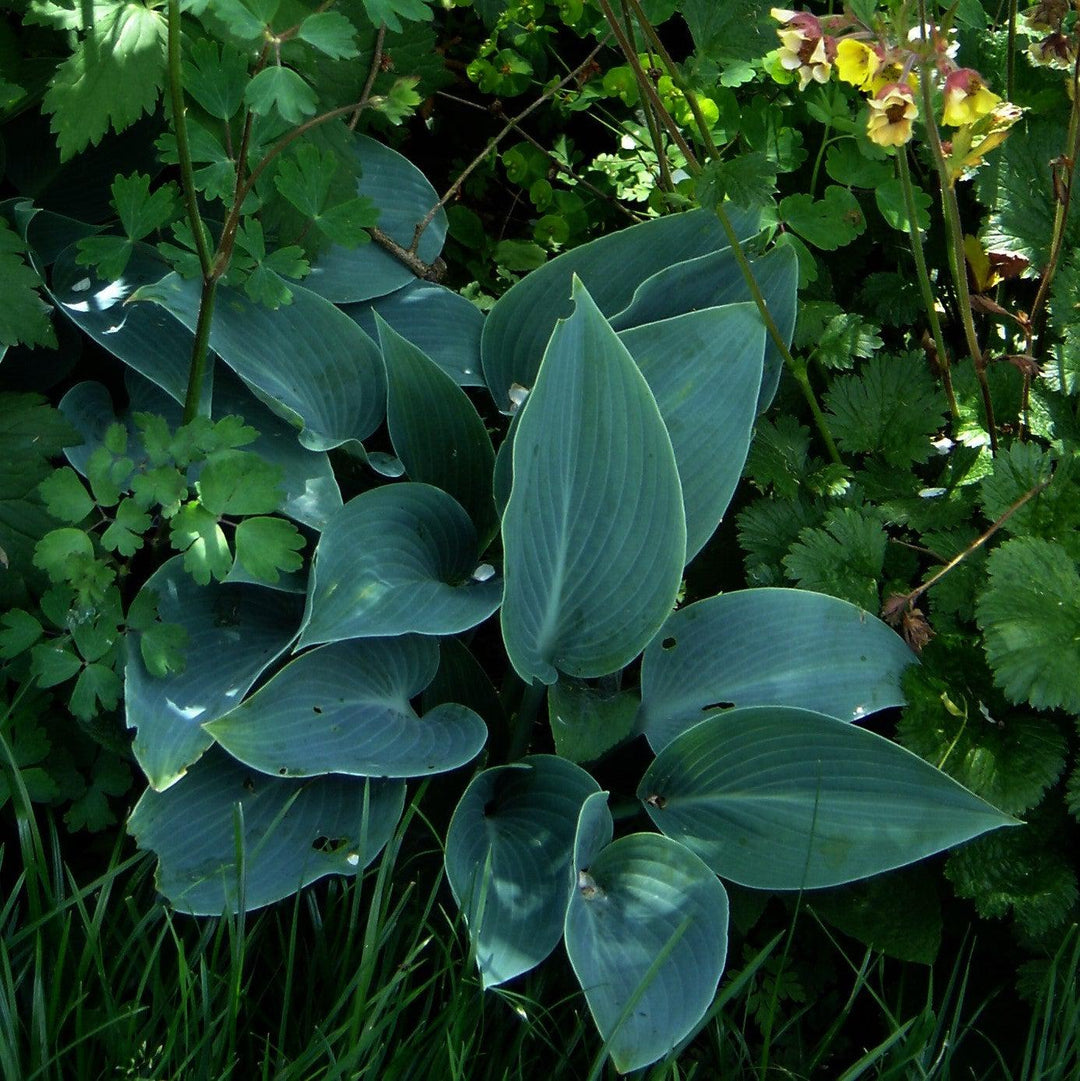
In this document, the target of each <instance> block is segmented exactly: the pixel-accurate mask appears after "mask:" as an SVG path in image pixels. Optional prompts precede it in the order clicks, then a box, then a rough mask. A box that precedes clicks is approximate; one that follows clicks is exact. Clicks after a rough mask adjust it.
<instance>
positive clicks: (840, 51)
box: [836, 38, 882, 90]
mask: <svg viewBox="0 0 1080 1081" xmlns="http://www.w3.org/2000/svg"><path fill="white" fill-rule="evenodd" d="M881 66H882V61H881V57H879V56H878V54H877V53H876V52H875V51H874V49H872V48H871V47H870V46H869V45H867V44H866V42H864V41H855V40H854V39H853V38H844V39H843V40H842V41H839V42H837V44H836V71H837V74H839V76H840V78H841V79H842V80H843V81H844V82H845V83H851V85H852V86H857V87H859V88H860V89H862V90H868V89H869V88H870V81H871V80H872V79H873V78H874V76H875V75H876V74H877V72H878V69H879V68H880V67H881Z"/></svg>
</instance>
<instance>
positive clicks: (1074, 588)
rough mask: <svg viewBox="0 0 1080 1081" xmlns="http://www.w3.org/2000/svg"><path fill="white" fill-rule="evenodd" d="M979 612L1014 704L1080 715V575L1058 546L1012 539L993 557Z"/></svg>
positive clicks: (997, 678)
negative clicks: (1065, 710) (1028, 703)
mask: <svg viewBox="0 0 1080 1081" xmlns="http://www.w3.org/2000/svg"><path fill="white" fill-rule="evenodd" d="M987 567H988V571H989V575H990V583H989V586H988V587H987V589H986V591H985V592H984V593H983V594H982V596H981V597H979V601H978V607H977V617H978V621H979V626H980V627H982V629H983V634H984V641H983V645H984V648H985V649H986V656H987V658H988V659H989V661H990V668H991V670H992V671H993V673H994V682H995V683H996V684H997V685H998V686H999V687H1001V688H1002V690H1004V691H1005V694H1006V695H1007V696H1008V697H1009V700H1010V701H1012V702H1030V703H1031V705H1033V706H1035V707H1036V708H1039V709H1054V708H1062V709H1067V710H1069V712H1071V713H1080V680H1078V679H1077V672H1080V574H1077V570H1076V564H1075V563H1074V562H1073V560H1072V559H1071V558H1070V557H1069V554H1068V552H1066V551H1065V549H1064V548H1062V547H1061V545H1059V544H1055V543H1053V542H1052V541H1046V540H1041V539H1039V538H1037V537H1018V538H1015V539H1013V540H1009V541H1006V542H1005V543H1004V544H1003V545H1001V547H1000V548H997V549H996V550H995V551H994V552H993V553H991V555H990V559H989V560H988V563H987Z"/></svg>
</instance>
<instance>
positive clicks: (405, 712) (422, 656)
mask: <svg viewBox="0 0 1080 1081" xmlns="http://www.w3.org/2000/svg"><path fill="white" fill-rule="evenodd" d="M438 666H439V647H438V644H437V643H436V642H435V641H434V640H433V639H430V638H421V637H420V636H418V635H406V636H404V637H401V638H380V639H370V640H366V641H353V642H338V643H335V644H334V645H330V646H323V647H322V648H321V649H315V650H312V651H311V652H309V653H305V654H303V655H302V656H300V657H297V659H296V660H294V661H292V662H290V663H289V664H287V665H286V666H285V667H284V668H283V669H282V670H281V671H280V672H279V673H278V674H277V675H276V676H274V678H273V679H271V680H270V682H269V683H267V684H266V686H265V687H263V688H261V689H260V690H259V691H258V692H256V693H255V694H254V695H253V696H252V697H251V698H249V699H248V700H247V701H246V702H244V703H242V704H241V705H239V706H237V708H236V709H234V710H233V711H232V712H231V713H227V714H226V715H225V716H224V717H221V718H220V719H218V720H216V721H212V722H210V723H208V724H207V725H206V726H205V728H206V731H207V732H209V733H210V735H211V736H213V737H214V739H215V740H217V742H218V743H220V744H221V745H222V746H223V747H224V748H225V750H227V751H228V752H229V754H231V755H232V756H233V757H234V758H237V759H239V760H240V761H241V762H246V763H247V764H248V765H249V766H253V767H254V768H255V769H258V770H262V771H263V772H264V773H270V774H275V775H278V776H281V777H312V776H316V775H319V774H323V773H348V774H352V775H354V776H360V777H426V776H428V775H430V774H432V773H441V772H444V771H445V770H450V769H456V768H457V767H458V766H462V765H464V764H465V763H466V762H469V761H471V760H472V759H473V758H475V757H476V755H477V754H479V752H480V749H481V748H482V747H483V745H484V741H485V740H486V739H487V727H486V725H485V724H484V722H483V721H482V720H481V719H480V718H479V717H478V716H477V715H476V714H475V713H473V711H472V710H471V709H468V708H466V707H465V706H461V705H457V704H456V703H446V704H444V705H439V706H436V707H434V708H433V709H431V710H429V711H428V712H426V713H425V714H423V716H419V715H418V714H417V713H416V711H415V710H414V709H413V708H412V706H411V705H410V704H409V699H410V698H415V697H416V696H417V695H418V694H420V692H421V691H422V690H423V689H424V688H425V687H426V686H427V685H428V684H429V683H430V682H431V681H432V679H433V678H434V676H435V672H436V669H437V668H438Z"/></svg>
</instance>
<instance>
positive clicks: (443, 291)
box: [342, 278, 484, 387]
mask: <svg viewBox="0 0 1080 1081" xmlns="http://www.w3.org/2000/svg"><path fill="white" fill-rule="evenodd" d="M342 311H344V312H345V314H346V315H348V316H349V318H350V319H355V320H356V321H357V322H358V323H359V324H360V326H361V327H362V328H363V329H364V330H365V331H366V332H367V333H368V335H369V336H370V337H371V338H372V340H375V339H377V338H378V336H379V332H378V330H377V328H376V326H375V315H376V313H378V314H379V315H380V316H381V317H382V318H383V319H385V320H386V321H387V322H388V323H389V324H390V325H391V326H392V327H393V328H394V330H396V331H397V332H398V333H399V334H400V335H401V336H402V337H403V338H405V339H406V340H407V341H410V342H412V343H413V345H415V346H417V347H419V348H420V350H421V351H422V352H423V354H424V356H426V357H428V358H430V359H431V360H433V361H434V362H435V363H436V364H438V366H439V367H440V368H442V370H443V371H444V372H446V374H447V375H448V376H450V378H451V379H453V381H454V382H455V383H457V385H458V386H459V387H482V386H483V385H484V377H483V375H482V373H481V371H480V333H481V331H482V330H483V329H484V316H483V313H482V312H481V311H480V309H479V308H478V307H477V306H476V305H475V304H473V303H471V302H470V301H468V300H466V299H465V298H464V297H463V296H459V295H458V294H457V293H455V292H454V291H453V290H452V289H447V288H446V286H445V285H437V284H436V283H435V282H426V281H421V280H420V279H419V278H414V279H413V280H412V281H411V282H409V284H408V285H404V286H402V287H401V288H400V289H395V290H394V292H392V293H388V294H387V295H386V296H384V297H378V298H377V299H376V300H373V301H367V302H365V303H362V304H346V305H345V306H344V307H343V308H342Z"/></svg>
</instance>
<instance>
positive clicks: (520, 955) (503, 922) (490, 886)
mask: <svg viewBox="0 0 1080 1081" xmlns="http://www.w3.org/2000/svg"><path fill="white" fill-rule="evenodd" d="M598 790H599V785H597V783H596V782H595V781H594V780H593V779H592V777H590V776H589V774H587V773H586V772H585V771H584V770H583V769H581V767H580V766H575V765H574V764H573V763H571V762H567V761H565V760H564V759H561V758H555V757H554V756H552V755H531V756H529V757H528V758H524V759H522V760H521V761H520V762H515V763H513V764H511V765H508V766H496V767H495V768H494V769H488V770H484V772H483V773H480V774H478V775H477V776H476V777H474V778H473V780H472V781H471V782H470V784H469V787H468V788H466V789H465V793H464V795H463V796H462V797H461V800H460V801H459V802H458V805H457V808H456V810H455V811H454V816H453V818H452V819H451V820H450V828H449V830H448V831H447V834H446V877H447V879H448V880H449V882H450V888H451V890H453V893H454V899H455V900H456V901H457V903H458V905H459V907H460V908H461V909H462V911H463V913H464V915H465V921H466V923H467V924H468V927H469V936H470V938H471V939H472V942H473V947H474V949H475V951H476V964H477V966H478V967H479V969H480V978H481V980H482V981H483V984H484V987H485V988H486V987H494V986H496V985H498V984H501V983H505V982H506V981H507V980H510V979H513V978H514V977H515V976H519V975H521V973H523V972H528V971H529V969H531V968H534V967H535V966H536V965H538V964H539V963H540V962H541V961H543V960H544V958H545V957H547V956H548V954H549V953H551V951H552V950H553V949H555V947H556V946H557V945H558V944H559V939H560V938H562V933H563V917H564V915H565V913H566V904H567V901H568V900H569V898H570V865H571V853H572V848H573V843H574V832H575V829H576V827H577V821H578V812H579V811H580V809H581V806H582V804H583V803H584V802H585V799H586V798H587V797H588V796H589V795H590V794H591V793H593V792H596V791H598Z"/></svg>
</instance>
